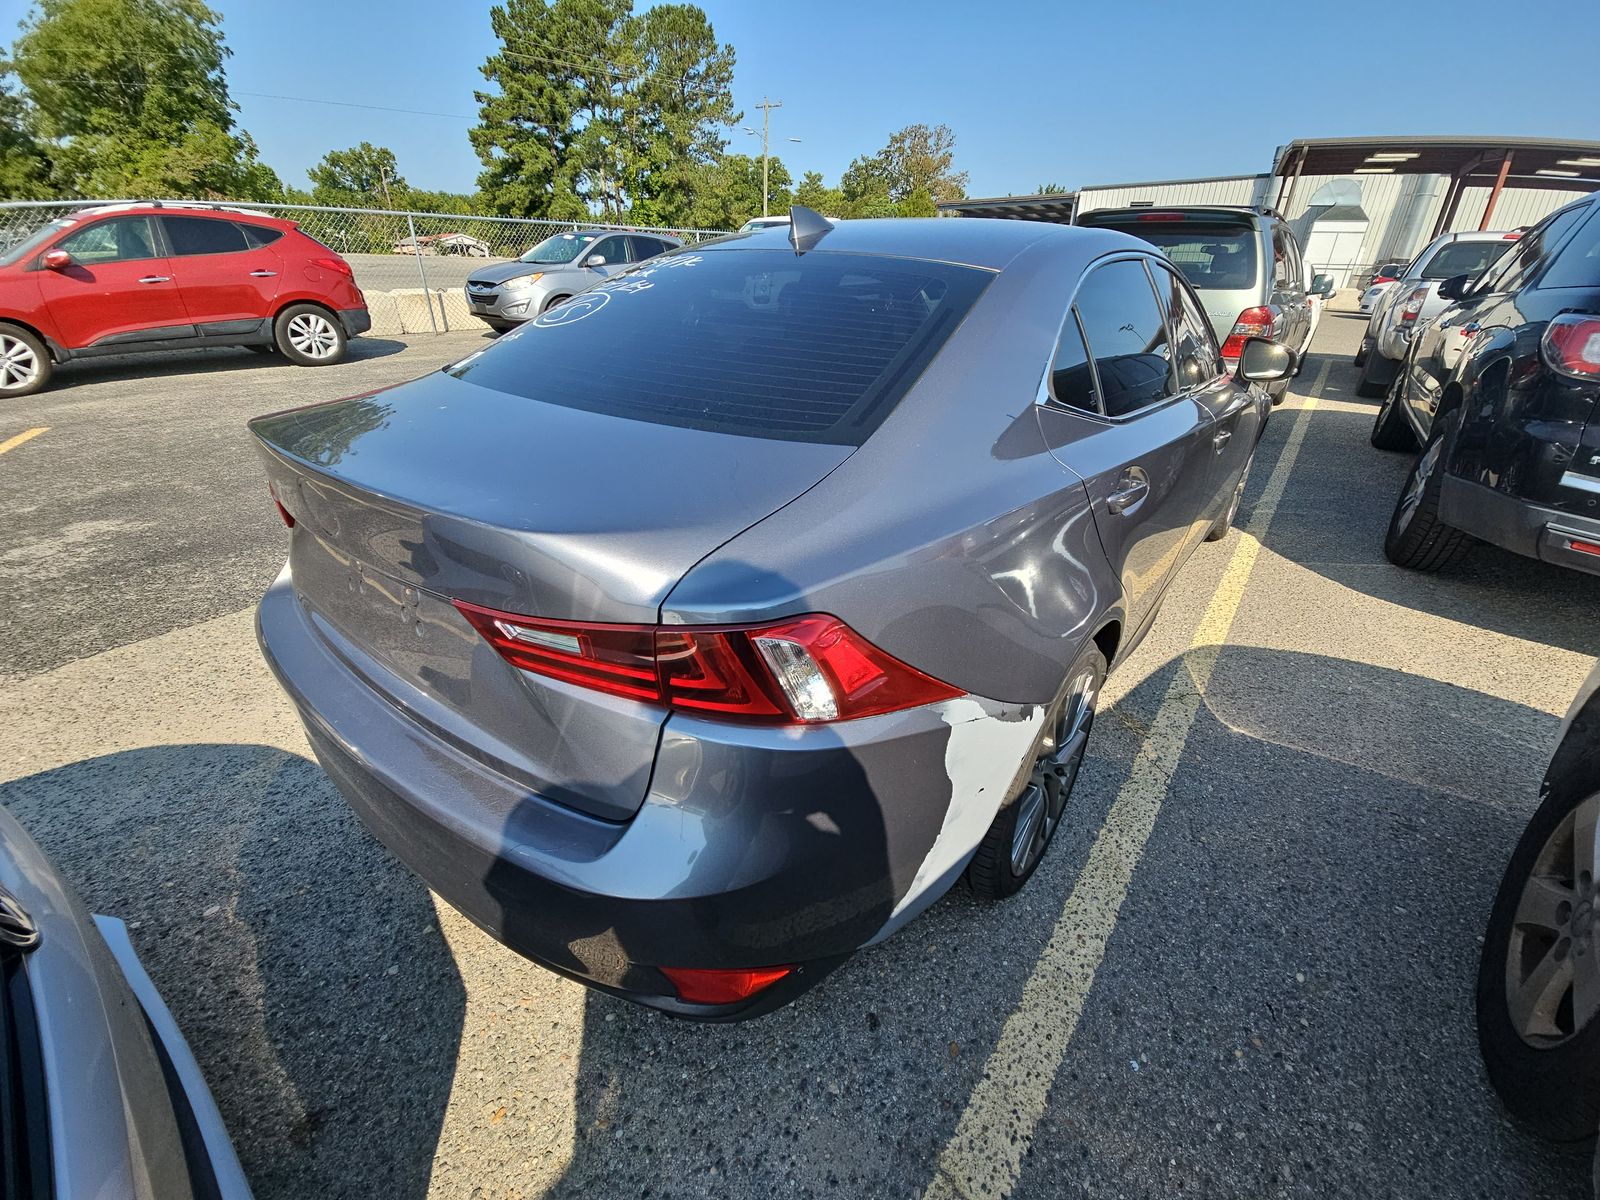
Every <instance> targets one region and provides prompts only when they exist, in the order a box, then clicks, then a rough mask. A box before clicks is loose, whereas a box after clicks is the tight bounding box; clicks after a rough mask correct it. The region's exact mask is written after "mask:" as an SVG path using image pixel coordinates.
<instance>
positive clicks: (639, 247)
mask: <svg viewBox="0 0 1600 1200" xmlns="http://www.w3.org/2000/svg"><path fill="white" fill-rule="evenodd" d="M628 240H629V241H630V242H632V243H633V261H634V262H643V261H644V260H645V259H647V258H654V257H655V256H656V255H658V254H660V253H661V252H662V251H663V250H665V249H666V248H667V247H666V245H665V244H664V243H662V242H658V241H656V239H655V238H648V237H640V236H639V235H638V234H634V235H633V236H632V237H630V238H629V239H628Z"/></svg>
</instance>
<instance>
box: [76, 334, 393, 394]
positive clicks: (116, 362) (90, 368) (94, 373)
mask: <svg viewBox="0 0 1600 1200" xmlns="http://www.w3.org/2000/svg"><path fill="white" fill-rule="evenodd" d="M406 347H407V343H406V342H402V341H399V340H397V339H395V338H384V337H365V336H363V337H358V338H351V339H350V343H349V348H348V350H347V352H346V354H345V357H344V359H343V360H341V361H340V362H338V363H333V364H330V366H329V367H305V368H299V367H296V366H295V364H294V363H291V362H290V361H289V360H288V359H286V358H284V357H283V355H281V354H279V353H277V352H276V351H272V352H269V353H262V352H260V351H256V350H250V349H248V348H246V347H243V346H217V347H212V348H209V349H195V350H172V351H168V352H165V353H162V354H113V355H106V356H105V357H104V358H79V359H74V360H72V361H71V362H67V363H63V364H62V365H61V366H60V367H58V368H57V369H56V373H55V376H54V377H53V378H52V379H51V381H50V389H51V390H52V391H60V390H62V389H64V388H71V387H81V386H84V385H86V384H92V383H107V382H111V381H115V380H129V379H165V378H168V377H172V376H180V375H211V374H216V373H217V372H220V371H263V370H270V369H272V368H274V367H277V368H280V369H283V370H287V371H293V370H302V369H303V370H308V371H322V370H329V369H332V370H335V371H336V370H338V369H339V368H340V367H341V366H343V365H344V364H346V363H353V362H363V361H366V360H368V359H376V358H387V357H389V356H390V355H391V354H399V353H400V352H401V351H402V350H404V349H406Z"/></svg>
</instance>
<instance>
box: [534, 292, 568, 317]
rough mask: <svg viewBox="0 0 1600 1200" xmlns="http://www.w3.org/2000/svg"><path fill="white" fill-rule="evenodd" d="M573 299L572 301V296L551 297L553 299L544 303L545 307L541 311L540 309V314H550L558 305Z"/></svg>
mask: <svg viewBox="0 0 1600 1200" xmlns="http://www.w3.org/2000/svg"><path fill="white" fill-rule="evenodd" d="M571 299H572V297H571V296H551V297H550V299H548V300H546V301H545V302H544V307H543V308H541V309H540V310H539V312H540V313H541V314H543V313H547V312H549V311H550V310H551V309H552V308H554V307H555V306H556V305H558V304H561V303H563V302H565V301H567V300H571Z"/></svg>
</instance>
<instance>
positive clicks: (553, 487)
mask: <svg viewBox="0 0 1600 1200" xmlns="http://www.w3.org/2000/svg"><path fill="white" fill-rule="evenodd" d="M794 218H795V219H794V222H793V224H792V225H791V226H790V227H789V228H785V229H773V230H765V231H757V232H753V233H750V234H746V235H741V236H734V237H730V238H726V239H722V240H720V241H718V242H716V243H714V244H710V245H706V246H701V247H697V248H693V249H688V250H682V251H678V252H675V253H672V254H668V255H664V256H662V257H661V258H660V259H659V260H657V261H656V262H654V263H647V264H644V265H643V266H641V267H639V268H637V269H635V270H632V271H629V272H627V273H626V274H624V275H622V276H621V277H619V278H617V279H615V280H610V281H607V282H605V283H602V284H600V285H598V286H597V287H595V288H594V289H593V290H591V291H589V292H587V293H586V294H584V295H582V296H578V297H576V298H575V299H574V300H572V301H571V302H570V303H567V304H563V305H561V306H560V307H558V308H555V309H553V310H551V311H549V312H547V313H545V314H543V315H542V316H540V317H538V318H537V319H535V320H533V321H530V322H529V323H527V324H526V325H524V326H522V328H520V329H518V330H517V331H515V332H514V333H512V334H510V335H508V336H507V337H505V338H503V339H501V341H499V342H498V343H496V344H495V345H493V346H492V347H489V348H487V349H485V350H483V351H481V352H479V353H476V354H474V355H472V356H471V357H469V358H467V359H464V360H462V361H461V362H458V363H456V364H454V365H452V366H449V367H447V368H445V369H443V370H441V371H439V372H437V373H435V374H433V375H430V376H426V377H424V378H422V379H419V380H415V381H413V382H411V383H407V384H402V385H400V386H398V387H395V388H391V389H389V390H386V391H381V392H376V393H373V394H370V395H364V396H358V397H353V398H351V399H348V400H343V401H337V402H334V403H331V404H323V405H317V406H313V407H309V408H302V409H297V410H293V411H290V412H285V413H279V414H277V415H273V416H267V417H260V418H257V419H256V420H255V421H253V422H252V423H251V429H252V430H253V431H254V433H255V435H256V437H257V438H258V439H259V442H260V446H261V449H262V451H263V455H264V458H265V462H266V468H267V473H268V476H269V479H270V483H271V488H272V492H273V495H274V497H275V499H276V502H277V504H278V506H279V508H280V510H281V515H282V516H283V518H284V520H285V521H286V522H287V523H288V524H289V525H290V527H291V528H290V533H289V546H290V550H289V562H288V565H287V566H286V567H285V568H284V571H283V573H282V574H281V575H280V576H279V578H278V579H277V581H276V582H275V583H274V584H273V585H272V586H271V588H270V589H269V590H268V592H267V594H266V596H265V598H264V599H263V600H262V602H261V606H260V610H259V617H258V626H259V634H260V639H261V644H262V647H263V649H264V651H265V653H266V656H267V658H268V660H269V661H270V663H271V664H272V666H273V668H274V670H275V671H276V673H277V675H278V677H279V679H280V680H281V681H282V683H283V685H284V687H285V688H286V689H287V690H288V692H289V695H290V696H291V697H292V698H293V700H294V702H295V704H296V705H297V707H298V708H299V711H300V714H301V717H302V718H303V720H304V722H305V726H306V730H307V733H308V736H309V738H310V741H311V744H312V746H313V747H314V748H315V750H316V753H317V755H318V757H319V758H320V760H321V761H322V763H323V765H324V767H325V768H326V769H327V771H328V774H329V775H330V776H331V777H332V778H333V780H334V782H335V783H336V784H337V785H338V786H339V788H340V790H341V791H342V792H343V793H344V795H345V796H346V797H347V798H348V800H349V802H350V803H351V805H352V806H353V807H354V808H355V809H356V811H357V812H358V813H359V814H360V816H361V817H362V819H363V820H364V821H365V822H366V824H367V826H368V828H369V829H371V830H372V832H373V833H374V834H375V835H376V836H377V837H378V838H379V839H381V840H382V841H383V842H384V843H385V844H386V845H387V846H388V847H389V848H390V849H391V850H392V851H393V852H394V853H395V854H396V855H397V856H398V857H399V858H401V859H402V860H404V861H405V862H406V863H407V864H408V865H409V866H410V867H411V868H412V869H413V870H415V871H416V872H417V873H418V874H419V875H421V876H422V877H423V879H424V880H426V881H427V883H428V884H429V885H430V886H431V887H433V888H434V889H435V890H436V891H437V892H439V893H440V894H441V895H442V896H444V898H445V899H447V900H448V901H450V903H452V904H453V905H455V906H456V907H457V908H459V909H460V910H461V911H462V912H464V913H465V914H467V915H468V916H469V917H470V918H471V919H473V920H474V921H476V922H477V923H478V924H480V925H481V926H482V927H483V928H485V929H486V930H487V931H489V932H490V933H491V934H492V935H493V936H495V937H497V938H499V939H500V940H501V941H503V942H505V943H506V944H507V945H509V946H511V947H512V948H514V949H515V950H517V951H520V952H521V953H522V954H524V955H526V956H528V957H529V958H531V959H533V960H535V961H537V962H539V963H542V964H544V965H546V966H547V967H550V968H551V969H553V970H556V971H560V972H562V973H564V974H566V975H569V976H571V977H573V978H575V979H578V980H581V981H582V982H584V983H587V984H589V985H591V986H594V987H597V988H600V989H603V990H605V991H607V992H611V993H614V994H617V995H620V996H624V997H627V998H629V999H631V1000H635V1001H639V1002H641V1003H644V1004H647V1005H651V1006H654V1007H656V1008H659V1009H663V1010H666V1011H668V1012H671V1013H675V1014H678V1015H682V1016H691V1017H700V1018H710V1019H718V1018H721V1019H727V1018H731V1017H738V1016H748V1015H751V1014H753V1013H756V1012H761V1011H764V1010H766V1009H770V1008H773V1007H776V1006H778V1005H780V1004H782V1003H784V1002H785V1001H787V1000H789V999H791V998H793V997H794V996H795V995H797V994H798V993H800V992H801V991H803V990H804V989H805V988H806V987H808V986H810V985H811V984H812V983H814V982H815V981H816V980H817V979H819V978H820V977H822V976H823V975H824V974H826V973H827V971H829V970H830V969H831V968H832V967H833V966H835V965H836V964H837V963H839V962H840V961H841V960H843V959H844V958H845V957H847V956H848V955H850V954H851V953H852V952H854V951H855V950H857V949H859V948H861V947H863V946H865V945H868V944H870V943H873V942H877V941H880V940H882V939H883V938H886V937H888V936H889V935H890V934H892V933H894V932H895V931H896V930H897V929H899V928H901V927H902V926H903V925H904V924H905V923H906V922H908V921H909V920H911V919H912V918H913V917H915V916H916V915H917V914H918V913H919V912H921V911H922V910H923V909H924V908H926V907H927V906H928V905H929V904H930V903H931V902H932V901H933V900H934V899H935V898H937V897H938V896H939V895H940V894H941V893H942V892H944V891H945V890H946V889H947V888H948V887H950V886H951V884H952V883H953V882H955V881H956V880H957V879H958V878H960V877H962V876H963V875H965V877H966V878H967V880H968V881H969V882H970V884H971V886H972V887H973V888H974V889H975V890H977V891H978V892H979V893H981V894H983V895H985V896H990V897H996V898H999V897H1004V896H1007V895H1009V894H1010V893H1012V892H1014V891H1016V890H1017V889H1018V888H1019V887H1020V886H1022V884H1023V883H1024V882H1025V881H1026V880H1027V879H1028V878H1029V876H1030V875H1031V874H1032V873H1033V872H1034V869H1035V868H1036V866H1037V865H1038V863H1039V860H1040V857H1041V855H1042V854H1043V853H1044V851H1045V849H1046V847H1047V846H1048V844H1049V842H1050V840H1051V836H1052V834H1053V833H1054V832H1055V830H1056V829H1057V828H1058V827H1059V825H1060V823H1061V822H1062V820H1064V819H1070V812H1071V810H1070V809H1069V808H1067V798H1068V794H1069V793H1070V791H1071V789H1072V785H1073V782H1074V780H1075V778H1076V775H1077V772H1078V768H1079V765H1080V763H1081V762H1082V760H1083V755H1084V746H1085V743H1086V741H1087V739H1088V736H1089V732H1090V728H1091V725H1092V722H1093V719H1094V712H1095V705H1096V700H1097V697H1098V696H1099V694H1100V689H1101V684H1102V682H1103V680H1104V678H1105V675H1106V672H1107V671H1108V669H1111V668H1113V667H1114V666H1115V665H1116V664H1117V663H1119V662H1120V661H1122V660H1123V659H1124V658H1125V657H1126V656H1127V655H1128V653H1129V652H1130V651H1131V650H1132V649H1133V647H1134V646H1135V645H1136V644H1137V643H1138V641H1139V639H1140V638H1141V637H1142V636H1143V635H1144V633H1145V631H1146V630H1147V629H1148V628H1149V626H1150V624H1151V622H1152V620H1153V619H1154V617H1155V614H1156V610H1157V608H1158V606H1159V605H1160V603H1161V598H1162V596H1163V594H1164V593H1165V591H1166V589H1167V586H1168V585H1169V583H1170V582H1171V580H1172V578H1173V576H1174V575H1175V574H1176V573H1177V571H1178V570H1179V569H1180V568H1181V567H1182V566H1183V564H1184V563H1185V562H1186V561H1187V559H1188V557H1189V555H1190V553H1191V552H1192V551H1193V550H1194V549H1195V547H1196V546H1197V545H1198V544H1199V543H1200V542H1201V541H1202V540H1205V539H1207V538H1217V537H1220V536H1222V535H1223V534H1224V533H1226V531H1227V529H1228V527H1229V524H1230V522H1231V521H1232V519H1233V517H1234V515H1235V513H1236V511H1237V509H1238V504H1239V497H1240V495H1241V493H1242V491H1243V487H1244V478H1245V473H1246V471H1247V470H1248V469H1249V466H1250V461H1251V457H1252V454H1253V452H1254V449H1255V446H1256V441H1257V438H1258V436H1259V435H1260V432H1261V429H1262V427H1263V422H1264V421H1265V419H1266V414H1267V411H1268V407H1269V402H1268V399H1267V394H1266V390H1265V385H1266V384H1268V383H1272V382H1276V381H1278V380H1280V379H1283V378H1286V377H1287V376H1288V375H1289V373H1290V372H1291V371H1292V370H1293V368H1294V365H1295V364H1294V355H1293V353H1292V352H1291V351H1289V350H1288V349H1287V348H1285V347H1283V346H1281V345H1278V344H1276V343H1273V342H1269V341H1265V340H1262V339H1252V340H1251V341H1249V342H1248V343H1247V344H1246V345H1245V346H1244V347H1243V348H1242V349H1241V353H1240V361H1239V366H1238V368H1237V371H1236V372H1235V373H1233V374H1229V373H1228V372H1227V371H1225V370H1224V368H1223V365H1222V359H1221V356H1220V354H1219V352H1218V347H1217V345H1216V344H1215V341H1214V339H1213V336H1212V333H1211V327H1210V323H1209V322H1208V321H1207V320H1206V318H1205V315H1204V311H1203V310H1202V308H1201V307H1200V304H1199V302H1198V301H1197V300H1196V298H1195V295H1194V292H1193V291H1192V290H1191V289H1190V287H1189V285H1188V283H1187V282H1186V281H1185V280H1184V279H1183V277H1182V276H1181V275H1180V274H1179V273H1178V272H1177V271H1176V270H1175V269H1174V268H1173V266H1172V264H1171V263H1170V262H1169V261H1168V260H1167V259H1166V258H1164V257H1163V256H1162V255H1161V254H1160V252H1159V251H1157V250H1156V249H1155V248H1154V247H1152V246H1151V245H1150V244H1149V243H1147V242H1143V241H1140V240H1138V239H1136V238H1132V237H1129V236H1127V235H1125V234H1121V233H1116V232H1112V231H1107V230H1095V229H1081V228H1072V227H1066V226H1058V225H1045V224H1037V223H1034V222H1024V221H985V220H975V219H966V220H961V221H950V220H938V219H934V220H921V221H919V220H884V221H841V222H839V223H837V224H832V223H829V222H827V221H826V220H824V219H823V218H821V217H818V216H817V215H816V214H814V213H810V212H807V211H806V210H803V209H796V210H795V211H794ZM619 348H625V352H619Z"/></svg>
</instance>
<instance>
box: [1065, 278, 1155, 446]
mask: <svg viewBox="0 0 1600 1200" xmlns="http://www.w3.org/2000/svg"><path fill="white" fill-rule="evenodd" d="M1075 307H1076V308H1077V310H1078V319H1079V321H1081V322H1082V324H1083V333H1084V337H1085V339H1086V340H1087V341H1088V343H1089V353H1090V354H1091V355H1092V356H1093V358H1094V367H1095V375H1096V376H1098V378H1099V380H1100V407H1101V409H1102V411H1103V412H1104V413H1105V414H1106V416H1108V417H1124V416H1127V415H1129V414H1130V413H1135V412H1138V411H1139V410H1140V409H1142V408H1149V407H1150V406H1151V405H1152V404H1159V403H1160V402H1161V401H1163V400H1165V399H1167V398H1168V397H1169V396H1172V395H1173V394H1174V392H1175V387H1174V382H1173V376H1172V360H1171V349H1172V348H1171V346H1170V345H1168V343H1167V323H1166V321H1165V320H1164V319H1163V318H1162V313H1161V308H1160V307H1159V305H1158V304H1157V303H1156V294H1155V292H1154V291H1153V290H1152V289H1151V286H1150V278H1149V276H1147V275H1146V274H1145V269H1144V264H1143V263H1142V262H1139V261H1138V260H1136V259H1123V260H1121V261H1118V262H1112V263H1107V264H1106V265H1105V266H1103V267H1096V268H1095V269H1094V270H1093V271H1091V272H1090V273H1089V275H1088V277H1087V278H1085V279H1084V281H1083V284H1082V286H1080V287H1079V288H1078V299H1077V303H1076V306H1075Z"/></svg>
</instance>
